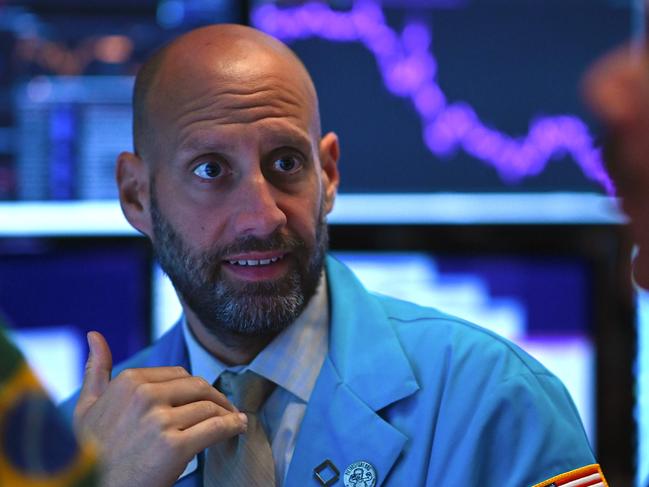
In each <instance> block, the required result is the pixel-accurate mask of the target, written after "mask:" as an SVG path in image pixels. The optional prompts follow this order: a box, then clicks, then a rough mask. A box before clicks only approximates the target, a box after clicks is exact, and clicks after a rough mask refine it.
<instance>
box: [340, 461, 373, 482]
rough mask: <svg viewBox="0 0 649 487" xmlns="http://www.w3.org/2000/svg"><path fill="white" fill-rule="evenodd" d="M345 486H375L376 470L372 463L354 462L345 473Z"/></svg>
mask: <svg viewBox="0 0 649 487" xmlns="http://www.w3.org/2000/svg"><path fill="white" fill-rule="evenodd" d="M343 482H344V483H345V487H374V486H375V485H376V470H374V467H373V466H372V464H371V463H368V462H362V461H361V462H354V463H352V464H351V465H350V466H349V467H347V468H346V469H345V472H344V473H343Z"/></svg>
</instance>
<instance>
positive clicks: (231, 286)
mask: <svg viewBox="0 0 649 487" xmlns="http://www.w3.org/2000/svg"><path fill="white" fill-rule="evenodd" d="M151 189H152V191H151V194H152V196H151V216H152V221H153V233H154V242H153V246H154V250H155V252H156V254H157V256H158V260H159V262H160V266H161V267H162V269H163V270H164V271H165V273H166V274H167V275H168V276H169V278H170V279H171V282H172V283H173V285H174V287H175V289H176V291H177V292H178V294H179V295H180V297H181V299H182V300H183V301H184V302H185V303H186V304H187V305H188V306H189V307H190V308H191V310H192V311H193V312H194V313H195V315H196V317H197V318H198V319H199V320H200V321H201V323H202V324H203V326H204V327H205V328H206V329H207V330H208V331H209V332H210V333H211V334H212V335H213V336H215V337H216V338H217V339H218V340H219V341H220V342H221V343H223V344H224V345H226V346H229V347H234V348H239V346H241V345H242V344H244V343H245V342H246V341H248V340H249V339H252V338H255V339H259V338H264V337H272V336H275V335H277V334H278V333H279V332H281V331H282V330H284V329H285V328H286V327H287V326H289V325H290V324H291V323H292V322H293V321H295V319H296V318H297V317H298V316H299V315H300V313H301V312H302V311H303V310H304V308H305V307H306V305H307V304H308V302H309V300H310V299H311V297H312V296H313V295H314V294H315V291H316V289H317V287H318V283H319V281H320V276H321V274H322V270H323V267H324V259H325V255H326V251H327V247H328V232H327V225H326V222H325V218H324V210H323V207H322V204H321V206H320V214H319V216H318V220H317V221H318V225H317V227H316V241H315V245H314V247H313V248H309V247H308V246H307V245H306V243H305V242H304V241H303V240H302V239H300V238H297V237H296V236H292V235H285V234H282V233H280V232H275V233H274V234H272V235H271V236H269V237H268V238H265V239H259V238H256V237H251V236H249V237H244V238H241V239H237V240H236V241H235V242H233V243H231V244H229V245H226V246H223V247H218V248H217V247H215V248H213V249H210V250H208V251H205V252H201V253H196V254H192V252H191V251H190V249H189V248H188V246H187V245H186V244H185V242H184V241H183V239H182V237H181V236H180V234H178V233H177V232H176V231H175V230H174V228H173V227H172V226H171V224H170V223H169V221H168V220H167V219H166V218H165V217H164V216H163V215H162V213H161V212H160V210H159V207H158V205H157V201H156V199H155V197H154V188H151ZM278 249H281V250H283V251H289V252H290V254H289V255H287V256H286V257H284V258H285V259H290V262H289V265H290V268H289V271H288V272H287V274H286V275H285V276H284V277H282V278H280V279H277V280H274V281H269V282H260V283H245V284H241V283H235V282H231V281H229V280H228V279H227V277H225V276H224V274H223V272H222V270H221V262H222V260H223V257H224V256H226V255H234V254H238V253H245V252H251V251H268V250H278Z"/></svg>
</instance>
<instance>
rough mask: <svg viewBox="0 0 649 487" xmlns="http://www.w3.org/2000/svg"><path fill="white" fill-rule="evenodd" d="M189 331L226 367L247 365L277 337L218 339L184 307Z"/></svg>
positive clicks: (229, 335) (231, 336)
mask: <svg viewBox="0 0 649 487" xmlns="http://www.w3.org/2000/svg"><path fill="white" fill-rule="evenodd" d="M183 308H184V310H185V317H186V318H187V324H188V325H189V329H190V330H191V332H192V333H193V334H194V337H196V340H198V342H199V343H200V344H201V345H202V346H203V347H204V348H205V350H207V351H208V352H210V353H211V354H212V355H213V356H214V357H216V358H217V359H219V360H220V361H221V362H223V363H224V364H226V365H246V364H249V363H250V362H252V360H253V359H254V358H255V357H256V356H257V354H258V353H259V352H261V351H262V350H263V349H264V347H265V346H266V345H268V343H270V341H271V340H272V339H273V338H275V335H263V336H241V335H233V334H228V335H227V336H222V337H217V336H216V335H214V334H213V333H210V332H209V331H208V330H207V329H206V328H205V326H204V325H203V324H202V323H201V322H200V320H199V319H198V318H197V317H196V315H195V314H194V313H193V312H192V311H191V310H190V309H189V307H187V306H183Z"/></svg>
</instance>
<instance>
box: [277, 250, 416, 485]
mask: <svg viewBox="0 0 649 487" xmlns="http://www.w3.org/2000/svg"><path fill="white" fill-rule="evenodd" d="M327 277H328V283H329V286H330V296H331V300H330V302H331V306H332V308H331V333H330V343H329V354H328V357H327V359H326V360H325V362H324V363H323V365H322V370H321V371H320V375H319V376H318V380H317V382H316V385H315V388H314V390H313V393H312V395H311V398H310V399H309V405H308V407H307V411H306V414H305V417H304V420H303V422H302V426H301V428H300V433H299V435H298V438H297V443H296V445H295V452H294V454H293V459H292V461H291V464H290V466H289V470H288V474H287V479H286V486H287V487H291V486H294V485H295V486H296V485H299V486H303V485H319V482H317V481H316V480H315V478H314V469H315V468H316V467H317V466H319V465H320V464H321V463H322V462H324V461H325V460H329V461H331V462H332V463H333V464H334V465H335V467H336V468H337V469H338V470H339V471H340V479H339V480H338V482H336V483H333V484H331V485H333V486H336V485H343V474H344V470H345V469H346V468H347V467H348V466H349V465H351V464H352V463H355V462H359V461H365V462H368V463H370V464H371V465H372V466H373V467H374V469H375V470H376V473H377V483H376V485H377V486H380V485H382V484H383V481H384V479H385V478H386V476H387V475H388V473H389V472H390V470H391V469H392V466H393V465H394V462H395V461H396V459H397V458H398V456H399V454H400V452H401V450H402V449H403V446H404V444H405V443H406V441H407V440H408V438H407V437H406V436H405V435H403V434H402V433H401V432H400V431H398V430H397V429H396V428H395V427H393V426H392V425H391V424H389V423H387V422H386V421H385V420H384V419H383V418H381V416H379V414H378V411H379V410H380V409H382V408H384V407H386V406H388V405H390V404H392V403H394V402H395V401H398V400H400V399H403V398H404V397H407V396H409V395H411V394H413V393H414V392H416V391H417V390H418V385H417V381H416V380H415V377H414V374H413V372H412V370H411V368H410V365H409V363H408V360H407V358H406V356H405V354H404V352H403V350H402V348H401V344H400V343H399V340H398V338H397V336H396V333H395V332H394V330H393V329H392V327H391V325H390V322H389V320H388V318H387V316H386V314H385V311H384V310H383V308H382V307H381V305H380V304H379V302H378V301H377V300H376V299H375V298H374V297H372V296H371V295H369V294H368V293H367V291H365V289H364V288H363V287H362V285H361V284H360V283H359V282H358V281H357V280H356V277H355V276H354V275H353V274H352V273H351V271H349V270H348V269H347V268H346V267H344V266H343V265H341V264H340V263H338V262H337V261H335V260H333V259H331V258H329V259H328V261H327ZM322 475H323V477H325V478H330V477H331V474H330V472H326V471H325V472H323V474H322Z"/></svg>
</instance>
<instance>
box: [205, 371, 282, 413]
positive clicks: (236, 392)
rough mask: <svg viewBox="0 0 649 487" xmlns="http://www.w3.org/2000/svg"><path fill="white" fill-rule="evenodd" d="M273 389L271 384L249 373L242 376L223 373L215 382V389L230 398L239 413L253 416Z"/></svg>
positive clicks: (273, 386)
mask: <svg viewBox="0 0 649 487" xmlns="http://www.w3.org/2000/svg"><path fill="white" fill-rule="evenodd" d="M274 388H275V384H274V383H273V382H271V381H269V380H268V379H265V378H263V377H262V376H260V375H257V374H255V373H254V372H250V371H247V372H244V373H243V374H234V373H232V372H223V373H222V374H221V376H220V377H219V380H218V381H217V389H219V390H220V391H221V392H223V393H224V394H225V395H226V396H228V397H230V398H231V400H232V402H233V403H234V405H235V406H236V407H237V408H239V410H240V411H243V412H246V413H253V414H255V413H256V412H257V410H258V409H259V408H260V407H261V405H262V404H263V403H264V402H265V401H266V399H267V398H268V396H269V395H270V393H271V392H272V390H273V389H274Z"/></svg>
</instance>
